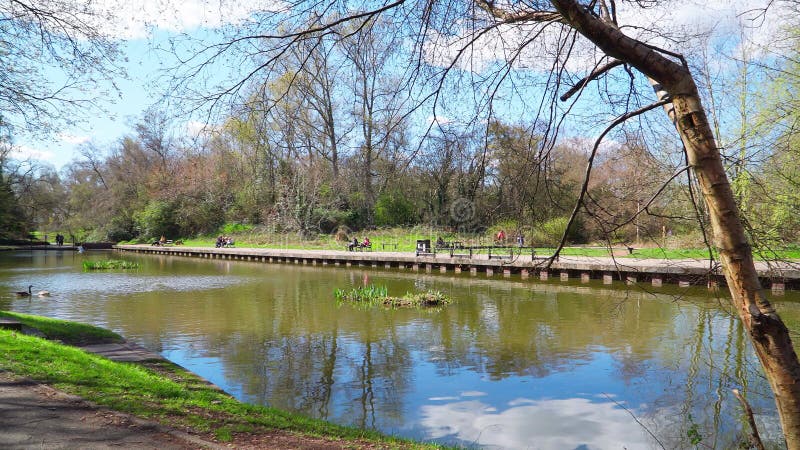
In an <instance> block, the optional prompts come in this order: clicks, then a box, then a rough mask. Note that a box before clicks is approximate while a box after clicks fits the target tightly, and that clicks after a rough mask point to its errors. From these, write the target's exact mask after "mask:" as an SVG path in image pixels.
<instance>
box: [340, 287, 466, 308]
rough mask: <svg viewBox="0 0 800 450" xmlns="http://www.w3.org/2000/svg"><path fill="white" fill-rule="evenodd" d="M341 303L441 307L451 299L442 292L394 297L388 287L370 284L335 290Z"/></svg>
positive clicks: (408, 293)
mask: <svg viewBox="0 0 800 450" xmlns="http://www.w3.org/2000/svg"><path fill="white" fill-rule="evenodd" d="M333 294H334V296H335V297H336V300H337V301H339V302H342V303H344V302H351V303H358V304H361V305H366V306H376V305H386V306H426V307H427V306H441V305H444V304H447V303H450V299H449V298H448V297H447V296H446V295H445V294H443V293H442V292H440V291H426V292H416V293H410V292H407V293H406V294H405V295H404V296H402V297H392V296H390V295H389V290H388V289H387V288H386V286H376V285H374V284H370V285H367V286H363V287H357V288H353V289H351V290H349V291H347V290H344V289H335V290H334V291H333Z"/></svg>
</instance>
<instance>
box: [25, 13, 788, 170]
mask: <svg viewBox="0 0 800 450" xmlns="http://www.w3.org/2000/svg"><path fill="white" fill-rule="evenodd" d="M94 1H95V3H94V5H95V6H97V7H100V8H105V9H108V10H112V11H114V12H115V13H116V17H117V19H116V21H111V22H107V23H103V24H101V28H102V29H104V30H105V31H106V32H107V33H108V34H109V35H111V36H114V37H116V38H118V39H119V40H120V41H121V42H122V43H123V44H122V48H123V52H124V54H125V55H126V57H127V62H126V64H125V67H126V68H127V71H128V74H129V78H128V79H126V80H118V81H117V83H118V86H119V88H120V98H117V99H108V100H109V102H107V103H106V104H104V105H103V106H104V108H105V109H106V110H107V111H108V114H100V115H96V116H93V117H90V118H89V119H88V120H87V121H86V123H85V124H83V125H81V126H78V127H73V128H69V129H62V130H60V131H59V132H58V133H56V135H55V136H53V137H52V138H50V139H49V140H35V139H33V138H31V137H26V136H16V138H15V145H16V152H15V153H14V154H13V155H14V156H16V157H17V158H31V159H38V160H40V161H41V162H42V163H46V164H51V165H53V166H55V167H56V168H57V169H59V168H61V167H62V166H64V165H65V164H67V163H68V162H69V161H70V160H72V159H73V158H74V157H75V156H76V155H77V149H78V148H79V146H80V145H82V144H84V143H86V142H90V141H91V142H92V143H94V144H95V145H96V146H97V147H99V148H101V149H102V148H108V147H109V146H110V145H111V144H113V143H114V142H116V141H118V140H119V139H120V138H122V137H123V136H125V135H128V134H130V133H132V129H131V124H133V123H134V122H135V120H136V119H137V118H138V117H139V116H140V115H141V114H142V112H143V111H144V110H145V109H146V108H147V107H148V106H150V105H151V104H152V103H153V102H155V101H156V99H157V98H158V95H159V93H160V92H158V91H159V90H162V89H164V86H155V89H154V90H153V91H152V92H151V91H150V89H152V87H151V83H152V82H154V81H155V80H156V77H157V76H158V75H159V72H158V71H159V69H160V67H161V66H160V63H161V61H160V57H161V56H162V54H161V53H158V52H156V51H153V50H152V48H153V47H154V46H155V45H157V44H158V43H159V42H160V43H164V42H166V39H168V38H169V37H170V36H175V35H176V34H178V33H187V34H189V35H194V34H198V33H201V32H204V31H205V30H208V29H214V28H217V27H219V26H222V25H225V24H230V23H240V22H242V21H244V20H247V18H248V16H249V14H250V13H251V12H252V11H254V10H258V9H262V10H271V11H274V10H276V9H278V8H281V7H284V5H286V4H285V3H283V2H282V1H281V0H253V1H247V2H244V1H232V2H228V1H226V0H216V1H215V0H183V1H170V0H143V1H141V2H130V3H120V2H116V1H113V0H94ZM766 2H767V0H755V1H745V0H708V1H691V0H690V1H679V0H667V1H665V2H663V4H662V6H661V7H660V8H651V9H649V10H647V14H646V15H643V14H641V11H640V10H637V11H635V12H636V14H632V15H630V14H629V15H628V16H629V19H628V20H627V21H626V22H624V23H630V24H634V25H637V27H641V28H642V29H644V28H660V29H668V30H671V31H676V30H677V32H678V33H686V32H692V33H694V32H698V31H703V30H707V31H708V32H709V33H711V34H713V33H718V34H725V33H727V34H731V32H732V30H735V29H739V27H738V25H737V23H738V22H742V21H743V20H745V18H746V17H747V15H748V14H749V15H751V16H757V14H756V13H752V12H749V13H748V11H757V8H758V7H759V6H760V5H762V4H766ZM624 13H625V12H624V11H620V16H622V15H623V14H624ZM781 14H782V11H780V10H779V9H778V8H777V7H776V6H774V7H773V9H771V10H770V13H769V18H768V20H760V21H759V24H758V25H759V28H758V29H756V30H751V31H754V32H752V36H751V38H753V39H754V40H755V41H756V45H759V42H757V41H761V42H760V44H761V45H764V43H766V42H769V40H770V38H771V37H772V36H773V35H774V31H775V29H776V27H777V26H778V25H780V24H781V23H783V21H782V20H781ZM628 32H631V33H634V34H635V33H637V32H640V33H641V32H642V31H641V30H640V29H639V28H631V29H628ZM509 37H510V38H512V39H513V36H500V35H497V36H491V35H488V36H487V38H486V40H487V42H484V43H483V45H482V46H481V47H480V48H481V49H482V51H478V52H477V54H476V56H475V57H476V58H477V60H478V61H477V62H478V63H477V64H475V65H473V66H472V67H473V70H474V68H475V67H483V65H482V64H481V63H480V62H481V61H484V62H485V61H491V60H493V59H495V58H497V53H499V52H498V51H497V46H496V43H497V42H496V41H495V40H504V39H509ZM656 43H658V44H660V43H659V42H657V41H656ZM664 45H665V46H666V45H668V43H665V44H664ZM440 50H441V48H440ZM444 50H445V51H444V52H442V53H441V55H439V57H441V58H443V61H442V63H443V64H444V61H446V59H447V53H448V51H447V47H444ZM686 50H687V49H685V48H682V49H680V51H686ZM431 58H433V59H437V56H431ZM537 59H539V58H537V57H536V55H532V58H531V59H529V60H528V61H529V62H530V65H529V66H528V67H529V68H533V69H534V70H536V69H537V68H536V67H535V66H536V65H538V64H537V63H536V62H535V61H536V60H537ZM169 63H170V62H168V64H169ZM473 63H475V61H473ZM581 66H582V64H581V63H580V61H579V60H578V66H576V67H573V68H574V69H581ZM586 66H587V67H588V65H586Z"/></svg>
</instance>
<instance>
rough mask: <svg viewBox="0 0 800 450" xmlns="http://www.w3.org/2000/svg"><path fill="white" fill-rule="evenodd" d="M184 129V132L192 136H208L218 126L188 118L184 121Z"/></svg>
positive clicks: (216, 129)
mask: <svg viewBox="0 0 800 450" xmlns="http://www.w3.org/2000/svg"><path fill="white" fill-rule="evenodd" d="M184 129H185V130H186V133H187V134H188V135H189V136H191V137H193V138H200V137H205V138H208V137H211V136H212V135H213V134H214V133H215V132H216V131H218V127H217V126H216V125H212V124H208V123H205V122H200V121H198V120H190V121H188V122H186V124H185V125H184Z"/></svg>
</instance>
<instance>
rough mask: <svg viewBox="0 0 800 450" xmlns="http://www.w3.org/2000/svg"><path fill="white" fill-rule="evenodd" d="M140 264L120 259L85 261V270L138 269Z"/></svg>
mask: <svg viewBox="0 0 800 450" xmlns="http://www.w3.org/2000/svg"><path fill="white" fill-rule="evenodd" d="M138 268H139V263H137V262H132V261H123V260H120V259H103V260H99V261H84V262H83V270H109V269H138Z"/></svg>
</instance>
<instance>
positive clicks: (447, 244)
mask: <svg viewBox="0 0 800 450" xmlns="http://www.w3.org/2000/svg"><path fill="white" fill-rule="evenodd" d="M454 248H457V249H463V248H464V243H463V242H461V241H442V242H437V243H436V249H437V250H446V249H454Z"/></svg>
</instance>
